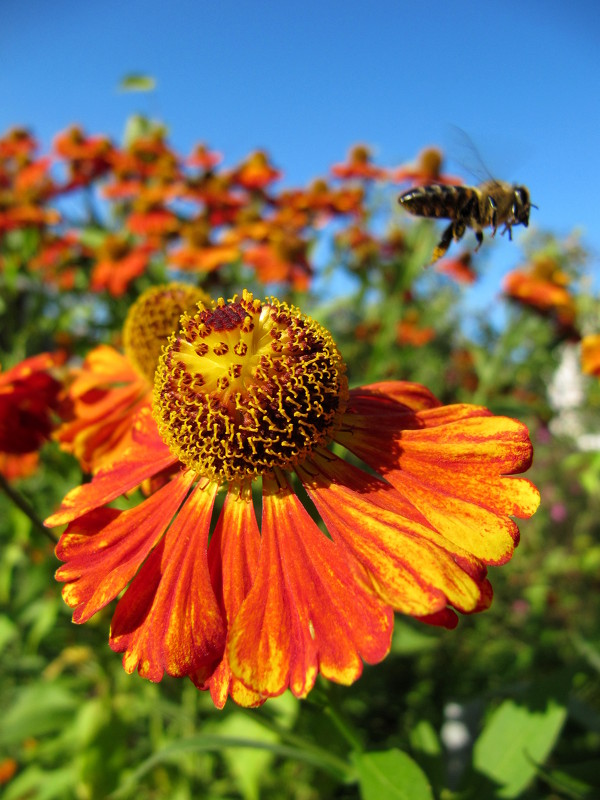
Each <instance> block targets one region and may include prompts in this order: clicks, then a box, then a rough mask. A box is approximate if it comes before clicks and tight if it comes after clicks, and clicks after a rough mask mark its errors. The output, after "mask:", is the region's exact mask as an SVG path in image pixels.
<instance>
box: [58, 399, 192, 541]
mask: <svg viewBox="0 0 600 800" xmlns="http://www.w3.org/2000/svg"><path fill="white" fill-rule="evenodd" d="M132 436H133V441H132V443H131V445H130V447H128V448H127V450H126V451H125V453H124V454H123V458H122V459H121V460H120V461H119V462H118V463H116V464H113V465H111V466H108V467H105V468H104V469H101V470H99V471H98V473H97V474H96V475H95V476H94V478H93V480H92V481H90V483H85V484H83V485H82V486H77V487H75V489H71V491H70V492H69V493H68V494H67V495H66V496H65V498H64V499H63V501H62V504H61V506H60V508H59V509H58V511H56V512H55V513H54V514H52V515H51V516H49V517H48V519H47V520H45V522H44V524H45V525H46V526H47V527H49V528H52V527H54V526H55V525H64V524H65V523H66V522H71V521H72V520H74V519H77V517H81V516H83V515H84V514H87V513H88V512H90V511H92V510H93V509H95V508H98V507H100V506H103V505H105V504H106V503H110V501H111V500H114V499H115V498H116V497H120V496H121V495H122V494H125V493H126V492H128V491H130V490H131V489H134V488H135V487H136V486H139V485H140V483H142V481H144V480H146V479H147V478H151V477H152V476H153V475H156V473H158V472H160V471H161V470H163V469H165V468H166V467H168V466H171V465H172V464H174V463H176V461H177V459H176V458H175V457H174V456H173V455H172V453H171V451H170V450H169V448H168V447H167V445H166V444H165V443H164V442H163V441H162V439H161V438H160V436H159V434H158V429H157V427H156V423H155V422H154V420H153V419H152V413H151V411H150V409H148V408H145V409H143V410H142V411H141V412H140V414H139V415H138V416H137V417H136V420H135V429H134V432H133V434H132Z"/></svg>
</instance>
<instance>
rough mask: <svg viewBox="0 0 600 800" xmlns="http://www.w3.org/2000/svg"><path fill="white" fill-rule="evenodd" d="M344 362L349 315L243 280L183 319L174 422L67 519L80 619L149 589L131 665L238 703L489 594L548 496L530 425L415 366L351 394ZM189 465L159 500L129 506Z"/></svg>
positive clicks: (172, 396)
mask: <svg viewBox="0 0 600 800" xmlns="http://www.w3.org/2000/svg"><path fill="white" fill-rule="evenodd" d="M344 371H345V368H344V364H343V361H342V359H341V356H340V354H339V352H338V351H337V348H336V347H335V344H334V343H333V341H332V339H331V336H330V335H329V333H328V332H327V331H325V330H324V329H323V328H321V327H320V326H319V325H318V324H317V323H316V322H314V321H313V320H311V319H310V318H308V317H305V316H303V315H301V314H300V312H299V311H298V310H297V309H294V308H290V307H288V306H287V305H286V304H284V303H280V302H278V301H276V300H274V299H270V300H269V301H265V302H263V303H261V302H259V301H258V300H254V299H253V297H252V295H249V294H248V293H246V292H244V295H243V297H241V298H234V299H233V300H232V301H231V302H230V304H228V305H227V304H225V302H224V301H222V300H219V302H218V304H217V305H216V306H215V307H213V308H203V307H200V310H199V312H198V313H196V314H194V315H189V316H184V317H183V318H182V330H181V332H180V333H179V334H178V335H173V336H172V337H171V339H170V341H169V344H168V346H167V347H166V348H165V350H164V351H163V355H162V357H161V360H160V362H159V366H158V368H157V371H156V377H155V388H154V403H153V408H154V411H153V413H154V417H155V420H156V421H155V420H153V419H152V416H151V414H150V411H149V409H147V410H144V411H142V412H141V414H140V415H138V418H137V421H136V425H135V431H134V435H133V442H132V444H131V447H130V448H128V449H127V451H126V452H125V453H123V454H122V456H121V458H119V459H118V460H115V461H113V462H112V463H111V465H110V466H109V467H107V468H106V469H103V470H100V471H99V472H98V473H97V475H96V476H95V477H94V479H93V480H92V482H91V483H88V484H85V485H83V486H80V487H78V488H76V489H73V490H72V491H71V492H70V493H69V494H68V495H67V496H66V497H65V499H64V501H63V504H62V506H61V508H60V509H59V510H58V511H57V512H56V513H55V514H54V515H53V516H52V517H51V518H50V519H48V520H47V521H46V524H48V525H61V524H64V523H68V527H67V529H66V531H65V532H64V533H63V535H62V537H61V540H60V542H59V545H58V547H57V555H58V557H59V558H60V559H61V560H62V561H64V562H65V563H64V564H63V566H61V567H60V569H59V570H58V572H57V578H58V579H59V580H60V581H63V582H64V583H65V586H64V589H63V596H64V598H65V600H66V602H67V603H68V605H70V606H71V607H72V608H73V609H74V614H73V619H74V621H75V622H79V623H80V622H85V621H86V620H88V619H89V618H90V617H91V616H93V615H94V614H95V613H96V612H97V611H98V610H99V609H100V608H102V607H103V606H105V605H106V604H107V603H109V602H110V601H111V600H113V599H114V598H115V597H117V595H119V594H120V593H121V592H122V591H123V590H124V589H125V587H127V586H128V588H127V589H126V591H125V593H124V594H123V595H122V596H121V598H120V600H119V602H118V604H117V607H116V610H115V613H114V617H113V621H112V626H111V635H110V644H111V647H112V648H113V649H114V650H116V651H118V652H123V653H124V655H123V664H124V667H125V669H126V670H127V671H128V672H133V671H135V670H137V671H138V672H139V673H140V674H141V675H143V676H145V677H147V678H149V679H151V680H155V681H157V680H160V679H161V677H162V675H163V673H164V672H165V671H166V672H167V673H168V674H170V675H174V676H189V677H190V678H191V679H192V680H193V681H194V683H195V684H196V685H197V686H198V687H199V688H201V689H208V690H210V692H211V695H212V697H213V700H214V702H215V704H216V705H217V706H219V707H221V706H222V705H223V704H224V703H225V701H226V699H227V696H228V695H230V696H231V697H232V698H233V699H234V700H235V701H236V702H238V703H241V704H242V705H247V706H250V705H257V704H259V703H261V702H263V701H264V700H265V699H266V698H267V697H272V696H276V695H279V694H281V693H282V692H284V691H285V690H286V689H287V688H288V687H289V688H290V689H291V691H292V692H293V693H294V694H295V695H297V696H298V697H304V696H305V695H306V694H308V692H309V691H310V689H311V688H312V686H313V684H314V682H315V680H316V677H317V675H318V673H321V674H322V675H323V676H325V677H326V678H328V679H330V680H333V681H337V682H339V683H343V684H349V683H352V682H353V681H354V680H356V679H357V678H358V677H359V675H360V674H361V671H362V662H363V661H366V662H368V663H376V662H378V661H380V660H381V659H383V658H384V657H385V655H386V654H387V652H388V651H389V647H390V641H391V634H392V626H393V610H397V611H401V612H402V613H405V614H410V615H412V616H415V617H417V618H419V619H421V620H423V621H424V622H428V623H431V624H436V625H445V626H448V627H453V626H454V625H455V624H456V620H457V618H456V614H455V612H454V610H453V609H456V610H457V611H459V612H462V613H472V612H475V611H481V610H483V609H484V608H486V607H487V606H488V605H489V603H490V601H491V596H492V592H491V587H490V584H489V582H488V580H487V577H486V565H489V564H495V565H498V564H504V563H505V562H506V561H508V560H509V559H510V557H511V554H512V552H513V549H514V547H515V544H516V543H517V542H518V529H517V526H516V524H515V523H514V521H513V520H512V519H511V518H510V516H511V515H514V516H520V517H528V516H529V515H530V514H532V513H533V512H534V511H535V509H536V507H537V505H538V502H539V495H538V492H537V490H536V489H535V488H534V487H533V486H532V485H531V484H530V483H529V482H528V481H527V480H524V479H522V478H514V477H509V476H512V475H514V474H515V473H520V472H523V471H524V470H525V469H527V468H528V466H529V464H530V462H531V455H532V450H531V443H530V441H529V438H528V434H527V430H526V428H525V427H524V426H523V425H521V424H520V423H518V422H516V421H514V420H511V419H507V418H505V417H495V416H493V415H492V414H491V413H490V412H489V411H487V410H486V409H485V408H481V407H477V406H469V405H458V406H442V405H440V403H439V402H438V401H437V400H436V399H435V397H433V395H431V393H430V392H428V391H427V389H425V388H423V387H421V386H418V385H416V384H407V383H399V382H396V383H387V384H375V385H372V386H367V387H362V388H359V389H355V390H353V391H351V392H348V390H347V385H346V378H345V374H344ZM330 442H337V443H338V444H339V445H342V446H343V447H345V448H346V449H347V450H348V451H349V452H351V453H353V454H354V455H355V456H357V457H358V458H359V459H361V461H362V462H364V463H365V464H367V465H368V466H369V467H370V468H371V469H372V470H374V471H375V472H376V473H377V474H372V473H369V472H366V471H364V470H363V469H361V468H359V467H357V466H353V465H352V464H350V463H348V462H346V461H345V460H343V459H342V458H341V457H340V456H338V455H335V454H334V453H333V452H332V451H331V450H330V449H329V448H328V445H329V443H330ZM174 469H177V473H176V475H175V476H174V477H171V479H170V480H167V481H165V480H164V479H163V480H159V481H158V483H159V485H160V486H161V488H160V489H159V490H158V491H156V492H155V493H154V494H152V495H150V496H149V497H147V498H146V499H145V500H143V501H142V502H141V503H140V504H139V505H137V506H135V507H133V508H130V509H129V510H127V511H118V510H117V509H114V508H111V507H109V505H108V504H109V503H110V502H111V501H112V500H114V499H115V498H117V497H119V496H120V495H121V494H123V493H128V492H130V491H131V490H133V489H134V488H135V487H136V486H139V485H140V484H141V483H142V482H147V481H148V480H149V479H152V478H153V479H155V480H156V479H158V478H159V477H160V476H161V475H165V474H166V475H173V470H174ZM294 474H295V476H296V480H299V481H300V482H301V483H302V484H303V486H304V489H305V490H306V492H307V494H308V497H309V498H310V501H311V503H312V504H314V509H315V510H316V512H317V513H318V515H319V516H320V518H321V520H322V521H323V523H324V524H325V526H326V528H327V532H328V535H325V534H324V533H323V531H322V530H321V529H320V528H319V527H318V525H317V523H316V522H315V521H314V519H313V517H312V516H311V515H310V513H309V510H308V508H307V507H305V506H304V504H303V502H302V501H301V500H300V499H299V497H298V496H297V495H296V493H295V490H294V486H295V484H294V482H293V480H294V479H293V477H292V476H293V475H294ZM260 478H262V522H261V527H260V529H259V526H258V523H257V520H256V517H255V512H254V506H253V502H252V494H251V491H250V489H251V484H252V482H253V481H255V480H259V479H260ZM219 486H223V487H226V489H227V493H226V497H225V500H224V503H223V506H222V509H221V511H220V514H219V518H218V521H217V523H216V527H215V528H214V531H213V532H212V536H211V535H210V534H211V530H212V526H211V518H212V512H213V504H214V502H215V498H216V496H217V491H218V489H219ZM209 539H210V544H209Z"/></svg>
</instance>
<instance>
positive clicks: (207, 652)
mask: <svg viewBox="0 0 600 800" xmlns="http://www.w3.org/2000/svg"><path fill="white" fill-rule="evenodd" d="M190 482H191V481H190V480H189V479H188V481H187V486H186V488H188V486H189V483H190ZM216 491H217V484H215V483H211V484H208V486H202V485H198V486H197V487H196V489H195V490H194V492H193V493H192V495H191V496H190V497H189V498H188V500H187V501H186V502H185V503H184V505H183V506H182V508H181V510H180V512H179V514H178V515H177V517H176V518H175V520H174V521H173V523H172V525H171V527H170V528H169V530H168V531H167V534H166V536H165V537H164V539H163V540H162V541H161V542H160V544H159V545H158V546H157V547H156V548H155V549H154V550H153V551H152V553H151V554H150V556H149V557H148V559H147V561H146V562H145V563H144V564H143V566H142V568H141V569H140V571H139V573H138V574H137V575H136V577H135V578H134V580H133V581H132V582H131V585H130V586H129V588H128V589H127V591H126V592H125V594H124V595H123V597H122V598H121V600H120V601H119V604H118V605H117V609H116V611H115V615H114V617H113V621H112V626H111V638H110V646H111V647H112V648H113V650H115V651H116V652H123V651H125V655H124V656H123V666H124V667H125V670H126V671H127V672H129V673H131V672H133V671H134V670H135V669H136V668H137V670H138V672H139V673H140V675H142V676H143V677H145V678H149V679H150V680H152V681H159V680H160V679H161V678H162V676H163V672H164V671H166V672H167V673H168V674H169V675H174V676H176V677H181V676H183V675H191V674H192V673H193V672H195V671H196V670H199V669H202V668H203V667H206V666H210V667H213V666H214V664H215V662H217V661H218V660H219V659H220V657H221V655H222V653H223V648H224V647H225V625H224V623H223V619H222V617H221V613H220V611H219V607H218V604H217V599H216V597H215V595H214V592H213V589H212V586H211V583H210V576H209V572H208V561H207V546H208V533H209V528H210V518H211V514H212V508H213V503H214V499H215V494H216Z"/></svg>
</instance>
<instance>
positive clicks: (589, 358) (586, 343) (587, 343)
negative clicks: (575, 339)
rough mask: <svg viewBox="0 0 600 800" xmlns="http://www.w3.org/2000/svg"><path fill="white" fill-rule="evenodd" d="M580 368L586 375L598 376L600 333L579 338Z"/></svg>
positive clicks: (599, 370) (599, 369) (599, 367)
mask: <svg viewBox="0 0 600 800" xmlns="http://www.w3.org/2000/svg"><path fill="white" fill-rule="evenodd" d="M581 368H582V370H583V371H584V372H585V373H586V374H588V375H596V376H598V377H600V334H598V333H595V334H592V335H590V336H584V337H583V339H582V340H581Z"/></svg>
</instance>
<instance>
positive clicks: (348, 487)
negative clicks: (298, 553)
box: [296, 453, 486, 624]
mask: <svg viewBox="0 0 600 800" xmlns="http://www.w3.org/2000/svg"><path fill="white" fill-rule="evenodd" d="M296 471H297V473H298V475H299V477H300V478H301V480H302V482H303V484H304V487H305V488H306V491H307V492H308V494H309V497H310V498H311V500H312V501H313V503H314V504H315V506H316V508H317V511H318V512H319V514H320V515H321V518H322V519H323V521H324V522H325V525H326V526H327V530H328V531H329V533H330V535H331V537H332V538H333V540H334V541H335V542H337V543H339V545H340V546H343V547H344V548H345V549H347V550H348V552H349V554H350V556H349V557H352V558H354V559H356V560H357V561H358V562H360V563H361V564H362V565H363V567H364V568H365V569H366V570H367V572H368V573H369V575H370V576H371V581H372V585H373V588H374V591H376V593H377V594H378V595H379V596H380V597H381V598H382V599H383V600H384V601H385V602H386V603H389V604H390V605H391V606H392V607H393V608H394V609H396V610H397V611H401V612H402V613H404V614H409V615H411V616H415V617H430V616H431V615H437V616H436V619H437V618H440V619H451V620H454V617H453V616H452V615H450V617H448V615H447V614H446V613H442V614H441V617H440V612H444V609H445V608H446V607H447V606H454V607H455V608H457V609H458V610H460V611H462V612H472V611H474V610H475V609H477V608H478V607H479V605H480V603H481V598H482V589H481V586H482V584H483V582H484V581H485V575H486V570H485V567H484V566H483V564H481V562H479V561H478V560H477V559H475V558H473V556H472V555H471V554H470V553H469V552H468V551H466V550H464V549H462V548H460V547H449V546H448V545H449V543H448V542H447V541H445V540H444V539H443V537H442V536H440V534H439V533H438V532H437V531H435V530H433V529H432V528H431V527H430V526H428V525H426V524H423V522H422V521H421V520H422V518H421V517H420V515H419V513H418V512H416V511H415V510H414V508H413V507H412V506H411V505H410V504H409V503H407V502H406V501H405V499H404V498H402V497H401V496H400V495H399V494H398V493H397V492H396V491H395V490H394V488H393V487H392V486H390V485H389V484H386V483H385V482H383V481H382V480H379V479H377V478H375V477H373V476H371V475H368V474H367V473H365V472H363V471H362V470H360V469H358V468H357V467H354V466H352V465H350V464H347V463H346V462H345V461H343V460H342V459H339V458H337V457H336V456H334V455H333V454H331V453H327V454H322V455H319V454H314V455H313V457H312V458H311V460H309V461H307V462H305V463H304V464H303V465H302V467H298V468H297V469H296ZM444 624H445V623H444Z"/></svg>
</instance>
